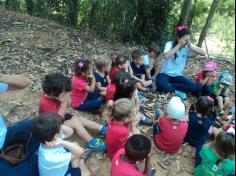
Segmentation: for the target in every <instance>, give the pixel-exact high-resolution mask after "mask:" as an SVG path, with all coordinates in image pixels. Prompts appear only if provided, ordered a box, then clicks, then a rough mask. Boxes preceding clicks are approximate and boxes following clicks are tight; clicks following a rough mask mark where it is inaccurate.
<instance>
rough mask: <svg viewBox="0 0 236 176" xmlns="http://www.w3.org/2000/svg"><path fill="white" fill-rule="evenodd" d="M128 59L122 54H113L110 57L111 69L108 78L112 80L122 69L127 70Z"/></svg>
mask: <svg viewBox="0 0 236 176" xmlns="http://www.w3.org/2000/svg"><path fill="white" fill-rule="evenodd" d="M128 60H129V58H128V57H127V56H125V55H123V54H119V55H117V56H113V58H112V69H111V72H110V79H111V80H113V79H114V77H115V76H116V74H117V73H118V72H119V71H121V70H123V71H126V72H128Z"/></svg>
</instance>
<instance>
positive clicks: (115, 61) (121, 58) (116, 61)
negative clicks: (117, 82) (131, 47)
mask: <svg viewBox="0 0 236 176" xmlns="http://www.w3.org/2000/svg"><path fill="white" fill-rule="evenodd" d="M128 60H129V57H128V56H126V55H124V54H118V55H117V56H116V55H113V56H112V68H114V67H118V66H119V65H124V64H125V63H126V62H127V61H128Z"/></svg>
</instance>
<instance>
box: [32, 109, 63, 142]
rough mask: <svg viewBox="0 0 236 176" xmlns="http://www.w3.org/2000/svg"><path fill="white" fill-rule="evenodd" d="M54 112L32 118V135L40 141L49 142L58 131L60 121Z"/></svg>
mask: <svg viewBox="0 0 236 176" xmlns="http://www.w3.org/2000/svg"><path fill="white" fill-rule="evenodd" d="M60 118H61V117H60V116H59V115H58V114H56V113H52V112H49V113H44V114H41V115H40V116H38V117H37V118H35V119H34V120H33V125H32V131H33V135H34V136H35V137H36V138H38V139H39V140H40V142H41V143H45V142H51V141H52V140H53V138H54V136H55V135H56V134H57V133H60V128H61V121H60Z"/></svg>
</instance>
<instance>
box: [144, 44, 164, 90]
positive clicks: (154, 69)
mask: <svg viewBox="0 0 236 176" xmlns="http://www.w3.org/2000/svg"><path fill="white" fill-rule="evenodd" d="M160 55H161V49H160V47H159V46H158V45H157V44H156V43H152V44H151V46H149V47H148V54H147V55H145V57H144V65H145V66H146V68H147V70H146V77H147V79H149V80H152V81H153V82H152V88H153V91H154V92H155V91H156V89H157V87H156V77H157V75H158V74H159V73H160V67H159V64H158V62H157V58H158V57H159V56H160Z"/></svg>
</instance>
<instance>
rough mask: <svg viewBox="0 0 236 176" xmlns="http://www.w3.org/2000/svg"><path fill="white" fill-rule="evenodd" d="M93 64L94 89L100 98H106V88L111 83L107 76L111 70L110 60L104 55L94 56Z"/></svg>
mask: <svg viewBox="0 0 236 176" xmlns="http://www.w3.org/2000/svg"><path fill="white" fill-rule="evenodd" d="M94 64H95V67H96V71H95V72H94V77H95V80H96V88H97V90H98V91H99V94H100V96H103V97H106V90H107V86H108V84H109V83H111V81H110V78H109V75H108V73H109V72H110V70H111V59H110V58H109V57H108V56H106V55H101V56H95V58H94Z"/></svg>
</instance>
